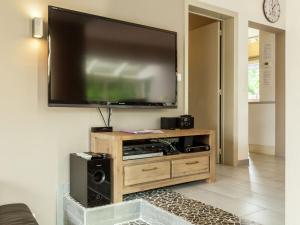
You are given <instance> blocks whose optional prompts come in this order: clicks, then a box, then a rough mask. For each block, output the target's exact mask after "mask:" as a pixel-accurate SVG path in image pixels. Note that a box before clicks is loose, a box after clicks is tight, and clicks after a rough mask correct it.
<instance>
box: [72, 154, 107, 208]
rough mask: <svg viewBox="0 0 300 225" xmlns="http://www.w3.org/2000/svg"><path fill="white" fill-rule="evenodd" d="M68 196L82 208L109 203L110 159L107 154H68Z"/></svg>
mask: <svg viewBox="0 0 300 225" xmlns="http://www.w3.org/2000/svg"><path fill="white" fill-rule="evenodd" d="M70 195H71V197H72V198H74V199H75V200H76V201H78V202H79V203H80V204H82V205H83V206H84V207H87V208H89V207H95V206H101V205H106V204H110V203H111V158H110V157H109V155H107V154H97V153H91V152H86V153H72V154H70Z"/></svg>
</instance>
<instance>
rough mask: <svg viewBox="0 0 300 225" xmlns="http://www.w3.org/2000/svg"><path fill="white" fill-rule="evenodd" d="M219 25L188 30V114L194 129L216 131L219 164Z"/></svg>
mask: <svg viewBox="0 0 300 225" xmlns="http://www.w3.org/2000/svg"><path fill="white" fill-rule="evenodd" d="M220 43H221V41H220V22H219V21H217V22H216V21H214V22H213V23H210V24H208V25H204V26H201V27H199V28H196V29H192V30H191V29H190V31H189V74H188V77H189V81H188V84H189V103H188V106H189V114H191V115H193V116H194V117H195V127H196V128H201V129H212V130H215V131H216V137H217V138H216V139H217V140H216V141H217V143H216V146H217V151H218V152H217V156H218V157H217V159H218V160H217V162H220V161H221V158H220V154H221V150H220V148H221V140H220V137H221V133H220V132H221V130H222V129H221V122H220V121H221V115H222V113H221V111H220V110H221V100H222V98H221V76H220V73H221V71H220V68H221V66H220V65H221V62H220V59H221V58H220V55H221V54H220V47H221V46H220Z"/></svg>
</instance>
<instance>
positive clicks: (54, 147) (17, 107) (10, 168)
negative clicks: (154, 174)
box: [0, 0, 297, 225]
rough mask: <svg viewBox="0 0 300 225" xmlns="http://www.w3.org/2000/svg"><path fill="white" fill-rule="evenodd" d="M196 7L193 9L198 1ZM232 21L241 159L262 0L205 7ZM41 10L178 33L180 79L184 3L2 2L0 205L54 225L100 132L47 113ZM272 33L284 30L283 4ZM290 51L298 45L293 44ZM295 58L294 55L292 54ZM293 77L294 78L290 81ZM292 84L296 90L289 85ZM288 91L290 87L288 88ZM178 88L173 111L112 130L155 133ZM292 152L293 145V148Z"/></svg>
mask: <svg viewBox="0 0 300 225" xmlns="http://www.w3.org/2000/svg"><path fill="white" fill-rule="evenodd" d="M197 2H198V1H197ZM204 2H206V3H209V4H213V5H215V6H218V7H223V8H226V9H229V10H232V11H235V12H237V13H238V21H237V24H236V25H237V26H236V28H237V31H238V34H237V36H236V37H238V39H237V40H236V41H237V48H238V51H237V52H238V55H237V56H236V58H237V59H238V60H237V65H238V70H237V74H238V77H237V78H236V79H237V80H236V81H237V82H236V84H235V86H236V88H237V92H236V94H237V95H236V96H238V97H237V98H238V99H237V101H238V105H239V110H238V124H237V125H236V126H237V131H236V133H237V134H238V148H239V149H240V150H241V151H240V153H239V158H240V159H243V158H245V157H246V155H247V152H248V148H247V146H248V127H247V126H248V125H247V122H245V121H247V120H248V110H247V101H246V99H247V91H245V90H246V89H247V76H246V74H247V29H248V20H252V21H255V22H259V23H264V24H266V20H265V19H264V18H263V13H262V10H261V0H252V1H247V2H245V1H236V0H227V1H224V0H205V1H204ZM47 4H53V5H57V6H60V7H67V8H71V9H75V10H81V11H85V12H89V13H94V14H99V15H103V16H108V17H112V18H117V19H122V20H127V21H132V22H136V23H141V24H146V25H150V26H155V27H160V28H164V29H170V30H174V31H177V32H178V71H179V72H183V39H184V9H185V6H184V0H164V1H160V0H152V1H148V0H90V1H83V0H56V1H54V0H53V1H46V0H22V1H20V0H9V1H8V0H7V1H1V8H0V15H1V20H0V27H1V28H2V29H1V35H0V49H1V51H0V59H1V60H0V78H1V82H0V118H1V124H0V134H1V139H0V154H1V157H0V204H4V203H8V202H25V203H27V204H28V205H29V206H30V207H31V208H32V210H33V212H34V213H35V214H36V216H37V219H38V221H39V223H40V224H41V225H54V224H55V215H56V193H57V190H58V188H59V187H60V186H61V185H63V184H66V183H68V155H69V153H70V152H76V151H78V152H80V151H87V150H88V149H89V139H88V137H89V128H90V127H91V126H95V125H97V126H101V125H103V124H102V122H101V120H100V117H99V115H98V114H97V113H96V110H95V109H78V108H48V107H47V103H46V99H47V76H46V71H47V68H46V45H45V42H43V41H40V40H33V39H32V38H31V28H30V27H31V21H30V17H32V16H36V15H38V14H41V16H43V17H44V18H46V17H47V15H46V12H47V7H46V6H47ZM281 4H282V16H281V19H280V21H279V23H277V24H275V26H277V27H280V28H284V26H285V19H284V18H285V1H284V0H282V1H281ZM295 43H296V42H295ZM295 55H297V53H295ZM295 75H296V74H295ZM294 84H297V82H295V83H294ZM290 85H291V86H292V87H295V86H293V84H290ZM183 99H184V94H183V82H181V83H179V93H178V105H179V107H178V109H175V110H174V109H173V110H115V111H114V112H113V119H112V124H113V125H114V126H115V127H116V128H117V129H120V128H132V129H139V128H157V127H158V126H159V117H160V116H162V115H164V116H167V115H178V114H181V113H182V112H183V111H184V110H183V105H184V102H183ZM295 146H296V145H295Z"/></svg>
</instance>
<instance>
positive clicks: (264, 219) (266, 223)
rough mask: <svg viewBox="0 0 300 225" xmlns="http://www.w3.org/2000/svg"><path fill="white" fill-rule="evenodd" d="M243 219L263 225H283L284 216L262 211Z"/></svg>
mask: <svg viewBox="0 0 300 225" xmlns="http://www.w3.org/2000/svg"><path fill="white" fill-rule="evenodd" d="M244 218H245V219H248V220H252V221H256V222H258V223H261V224H263V225H284V223H285V221H284V220H285V217H284V214H281V213H278V212H273V211H271V210H268V209H266V210H262V211H258V212H255V213H252V214H250V215H248V216H245V217H244Z"/></svg>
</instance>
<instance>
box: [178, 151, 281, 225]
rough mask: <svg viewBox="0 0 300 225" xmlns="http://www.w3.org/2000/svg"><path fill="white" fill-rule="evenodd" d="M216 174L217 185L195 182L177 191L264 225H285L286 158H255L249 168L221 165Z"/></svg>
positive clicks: (261, 156) (251, 160) (253, 155)
mask: <svg viewBox="0 0 300 225" xmlns="http://www.w3.org/2000/svg"><path fill="white" fill-rule="evenodd" d="M216 172H217V181H216V183H213V184H208V183H205V182H193V183H188V184H182V185H178V186H175V187H173V190H175V191H177V192H180V193H182V194H184V195H185V196H186V197H189V198H192V199H196V200H199V201H202V202H204V203H207V204H210V205H212V206H215V207H219V208H221V209H224V210H226V211H228V212H232V213H234V214H236V215H238V216H241V217H243V218H245V219H249V220H252V221H256V222H259V223H261V224H263V225H284V186H285V185H284V159H283V158H277V157H273V156H266V155H259V154H251V156H250V166H249V167H248V166H239V167H231V166H224V165H217V171H216Z"/></svg>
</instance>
